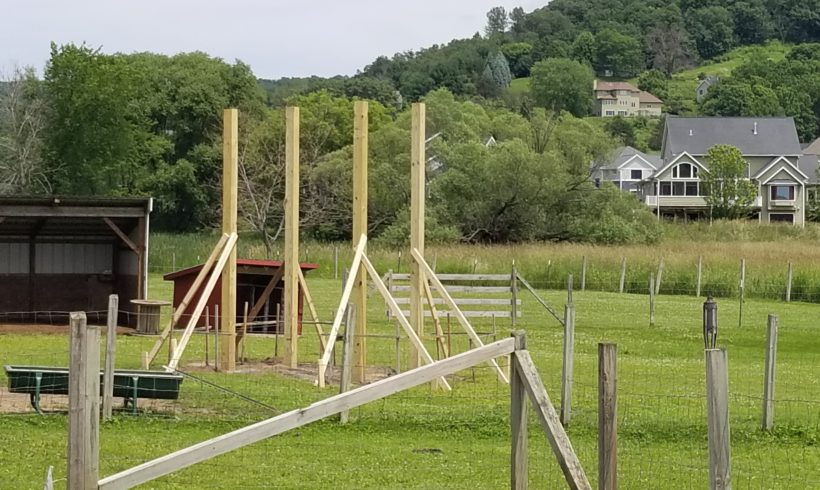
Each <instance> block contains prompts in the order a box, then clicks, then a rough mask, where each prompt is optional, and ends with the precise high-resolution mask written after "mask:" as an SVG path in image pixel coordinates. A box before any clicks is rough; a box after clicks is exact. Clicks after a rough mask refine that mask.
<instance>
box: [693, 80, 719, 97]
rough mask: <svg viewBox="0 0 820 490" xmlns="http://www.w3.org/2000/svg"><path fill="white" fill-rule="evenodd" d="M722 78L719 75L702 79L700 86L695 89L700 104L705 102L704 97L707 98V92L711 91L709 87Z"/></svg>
mask: <svg viewBox="0 0 820 490" xmlns="http://www.w3.org/2000/svg"><path fill="white" fill-rule="evenodd" d="M718 81H720V78H719V77H717V76H711V77H706V78H704V79H703V80H701V81H700V83H699V84H698V88H696V89H695V100H697V101H698V104H700V103H701V102H703V99H705V98H706V94H708V93H709V89H710V88H711V87H712V85H714V84H716V83H718Z"/></svg>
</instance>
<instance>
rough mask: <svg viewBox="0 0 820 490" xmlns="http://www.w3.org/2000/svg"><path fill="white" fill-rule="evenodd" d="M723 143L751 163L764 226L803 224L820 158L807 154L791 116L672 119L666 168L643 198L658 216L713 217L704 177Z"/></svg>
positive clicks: (645, 187)
mask: <svg viewBox="0 0 820 490" xmlns="http://www.w3.org/2000/svg"><path fill="white" fill-rule="evenodd" d="M720 144H725V145H732V146H735V147H737V148H738V149H740V151H741V152H742V153H743V157H744V159H745V160H746V161H747V162H748V168H747V170H746V177H747V178H749V179H751V180H753V181H754V182H756V183H757V185H758V197H757V199H756V201H755V203H754V205H753V209H754V214H755V215H756V216H757V217H758V219H759V220H760V221H761V222H765V223H768V222H777V221H781V222H788V223H793V224H795V225H800V226H802V225H803V224H804V222H805V209H806V195H807V193H806V190H807V187H809V186H812V185H813V184H814V182H815V181H816V169H817V157H816V156H813V155H804V154H803V151H802V149H801V147H800V141H799V140H798V137H797V129H796V128H795V125H794V119H793V118H791V117H677V116H669V117H667V118H666V126H665V128H664V135H663V143H662V148H661V165H660V167H659V168H658V169H657V170H656V171H655V172H654V173H653V174H652V175H651V176H650V177H649V178H646V179H644V180H643V181H642V182H641V183H640V185H639V189H640V190H639V192H638V195H639V196H640V197H641V199H643V200H644V202H646V204H647V205H648V206H650V207H652V208H653V209H654V210H655V213H656V214H657V215H658V216H666V217H683V218H687V219H688V218H694V219H696V218H698V217H700V216H708V215H709V207H708V205H707V204H706V200H705V192H704V189H703V188H701V185H700V176H701V175H703V174H704V173H706V172H709V165H708V162H707V161H706V159H705V155H706V153H707V152H708V151H709V149H710V148H711V147H713V146H715V145H720Z"/></svg>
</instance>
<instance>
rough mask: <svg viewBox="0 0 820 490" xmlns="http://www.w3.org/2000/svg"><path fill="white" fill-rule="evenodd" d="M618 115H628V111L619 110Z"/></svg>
mask: <svg viewBox="0 0 820 490" xmlns="http://www.w3.org/2000/svg"><path fill="white" fill-rule="evenodd" d="M618 115H619V116H625V115H626V111H618Z"/></svg>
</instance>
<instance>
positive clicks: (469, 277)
mask: <svg viewBox="0 0 820 490" xmlns="http://www.w3.org/2000/svg"><path fill="white" fill-rule="evenodd" d="M438 278H439V280H440V281H441V282H447V281H499V282H500V281H505V282H506V281H509V280H510V278H511V277H510V275H509V274H438ZM393 279H395V280H397V281H409V280H410V274H407V273H393Z"/></svg>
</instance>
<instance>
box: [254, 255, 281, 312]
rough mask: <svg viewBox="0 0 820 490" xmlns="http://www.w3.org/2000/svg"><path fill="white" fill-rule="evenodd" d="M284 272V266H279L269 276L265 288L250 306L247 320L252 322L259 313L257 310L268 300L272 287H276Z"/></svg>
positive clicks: (260, 309)
mask: <svg viewBox="0 0 820 490" xmlns="http://www.w3.org/2000/svg"><path fill="white" fill-rule="evenodd" d="M284 274H285V268H284V267H279V268H277V269H276V273H275V274H274V275H272V276H271V278H270V281H268V284H267V285H266V286H265V289H263V290H262V294H260V295H259V297H258V298H256V302H255V303H254V304H253V308H251V311H250V313H248V321H249V322H252V321H254V320H255V319H256V317H257V316H258V315H259V312H260V311H262V308H264V307H265V303H267V302H268V298H270V295H271V293H272V292H273V290H274V289H276V285H277V284H279V281H281V280H282V276H284Z"/></svg>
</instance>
